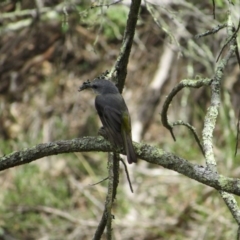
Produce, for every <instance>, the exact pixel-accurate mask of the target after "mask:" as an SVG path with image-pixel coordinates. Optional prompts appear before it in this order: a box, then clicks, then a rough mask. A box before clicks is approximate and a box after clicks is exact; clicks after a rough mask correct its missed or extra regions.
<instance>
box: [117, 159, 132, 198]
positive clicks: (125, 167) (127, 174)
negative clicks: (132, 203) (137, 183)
mask: <svg viewBox="0 0 240 240" xmlns="http://www.w3.org/2000/svg"><path fill="white" fill-rule="evenodd" d="M120 161H121V162H122V164H123V166H124V170H125V173H126V176H127V180H128V183H129V187H130V190H131V192H132V193H133V187H132V183H131V179H130V176H129V173H128V169H127V165H126V163H125V162H124V161H123V159H121V160H120Z"/></svg>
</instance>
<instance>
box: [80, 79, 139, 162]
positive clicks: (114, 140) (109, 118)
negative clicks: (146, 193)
mask: <svg viewBox="0 0 240 240" xmlns="http://www.w3.org/2000/svg"><path fill="white" fill-rule="evenodd" d="M88 88H91V89H93V91H94V92H95V93H96V94H97V96H96V98H95V107H96V109H97V112H98V115H99V117H100V120H101V122H102V124H103V130H104V132H105V134H106V137H107V139H108V140H109V141H110V142H111V144H113V145H114V146H115V147H124V149H125V151H126V154H127V160H128V163H130V164H131V163H133V162H134V163H136V162H137V156H136V153H135V150H134V148H133V144H132V132H131V118H130V115H129V112H128V108H127V105H126V103H125V101H124V99H123V97H122V95H121V94H120V93H119V91H118V88H117V87H116V86H115V85H114V84H113V83H112V82H111V81H109V80H106V79H105V78H104V77H100V78H96V79H94V80H93V81H91V82H90V81H89V80H88V81H86V82H84V83H83V85H82V86H81V87H80V88H79V91H83V90H85V89H88Z"/></svg>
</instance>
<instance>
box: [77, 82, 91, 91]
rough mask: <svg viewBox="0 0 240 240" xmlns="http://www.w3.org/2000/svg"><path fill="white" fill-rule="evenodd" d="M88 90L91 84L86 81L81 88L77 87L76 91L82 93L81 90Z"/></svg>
mask: <svg viewBox="0 0 240 240" xmlns="http://www.w3.org/2000/svg"><path fill="white" fill-rule="evenodd" d="M88 88H92V84H91V82H90V81H89V80H87V81H86V82H84V83H83V84H82V86H80V87H79V89H78V91H79V92H81V91H83V90H85V89H88Z"/></svg>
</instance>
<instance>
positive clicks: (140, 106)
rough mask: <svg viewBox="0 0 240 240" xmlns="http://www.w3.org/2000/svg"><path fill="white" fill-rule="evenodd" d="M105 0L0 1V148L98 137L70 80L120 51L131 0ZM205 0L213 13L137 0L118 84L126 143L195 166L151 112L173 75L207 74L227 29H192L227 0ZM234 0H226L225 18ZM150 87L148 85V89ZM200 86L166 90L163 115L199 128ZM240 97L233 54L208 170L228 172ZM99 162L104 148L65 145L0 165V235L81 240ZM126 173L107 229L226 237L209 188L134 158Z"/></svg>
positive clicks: (94, 199) (182, 139) (88, 101)
mask: <svg viewBox="0 0 240 240" xmlns="http://www.w3.org/2000/svg"><path fill="white" fill-rule="evenodd" d="M112 3H113V1H92V2H91V1H88V0H85V1H84V0H82V1H81V0H71V1H61V0H35V1H33V0H22V1H21V0H5V1H4V0H3V1H1V2H0V154H1V155H4V154H8V153H11V152H13V151H17V150H21V149H23V148H26V147H32V146H34V145H36V144H39V143H44V142H50V141H55V140H61V139H72V138H77V137H83V136H86V135H95V136H96V135H97V132H98V129H99V127H100V122H99V120H98V117H97V114H96V111H95V108H94V95H93V94H92V92H90V91H89V92H87V91H86V92H84V93H78V91H77V90H78V87H79V86H80V85H81V84H82V83H83V81H86V80H87V79H90V80H92V79H93V78H95V77H97V76H99V74H101V73H102V72H104V71H105V70H107V69H108V70H110V69H111V67H112V66H113V64H114V62H115V61H116V58H117V56H118V54H119V50H120V46H121V40H122V37H123V32H124V28H125V24H126V19H127V14H128V11H129V4H130V1H118V4H112ZM215 3H216V8H215V14H216V19H214V18H213V5H212V1H199V0H194V1H185V0H182V1H175V0H164V1H156V0H155V1H148V4H143V5H142V8H141V11H140V13H139V21H138V25H137V29H136V33H135V38H134V44H133V48H132V52H131V57H130V62H129V65H128V75H127V79H126V86H125V88H124V92H123V96H124V98H125V101H126V103H127V105H128V107H129V111H130V113H131V116H132V124H133V139H134V140H135V141H143V142H146V143H148V144H153V145H156V146H159V148H162V149H164V150H166V151H171V152H173V153H175V154H176V155H178V156H181V157H184V158H186V159H188V160H190V161H193V162H194V163H198V164H204V158H203V156H202V155H201V151H200V149H199V148H198V146H197V144H196V142H195V141H194V138H193V137H192V135H191V134H190V133H189V131H188V130H187V129H186V128H184V127H177V128H174V133H175V135H176V138H177V141H176V142H174V141H173V139H172V138H171V136H170V134H169V132H168V131H167V130H166V129H164V128H163V126H162V124H161V121H160V115H159V113H160V111H161V108H162V104H163V101H164V99H165V97H166V95H167V94H168V93H169V92H170V90H171V89H172V88H173V87H174V86H175V85H176V84H177V83H178V82H179V81H181V80H182V79H186V78H191V79H195V78H199V77H208V78H211V77H212V76H213V73H214V69H215V67H216V58H217V56H218V54H219V52H220V50H221V47H222V46H223V45H224V43H225V39H226V29H222V30H221V31H219V32H218V33H216V34H215V35H209V36H206V37H204V38H199V39H196V38H194V36H195V35H196V34H200V33H203V32H206V31H207V30H210V29H212V28H214V27H216V26H218V25H220V24H221V23H224V22H226V20H227V11H228V4H227V1H222V0H215ZM108 4H109V5H108ZM239 10H240V1H235V2H234V1H233V4H232V5H231V15H232V17H233V20H234V23H235V25H237V23H238V19H239V17H240V16H239V15H240V13H239V12H240V11H239ZM238 44H239V38H238ZM223 54H224V52H223ZM151 89H152V90H154V89H155V90H156V91H155V95H154V96H150V97H149V91H150V90H151ZM209 96H210V91H209V89H206V88H201V89H197V90H196V89H194V90H192V89H184V90H183V91H182V92H181V93H180V94H178V95H177V97H176V98H175V99H174V100H173V102H172V105H171V108H170V111H169V118H170V119H171V120H178V119H182V120H185V121H188V122H190V123H191V124H192V125H194V126H195V127H196V129H197V132H198V134H199V135H200V136H201V129H202V126H203V120H204V114H205V112H206V109H207V107H208V104H209ZM239 96H240V72H239V67H238V64H237V61H236V59H234V58H233V59H231V61H230V64H229V66H228V69H227V71H226V72H225V76H224V82H223V89H222V105H221V107H220V115H219V118H218V123H217V127H216V129H215V132H214V134H215V139H214V151H215V154H216V160H217V163H218V170H219V173H221V174H223V175H225V176H229V177H238V178H239V176H240V167H239V162H240V157H239V154H238V155H237V156H236V157H235V156H234V150H235V149H234V148H235V142H236V122H237V120H236V116H237V113H238V111H239V103H240V99H239ZM146 103H147V104H150V105H151V106H150V105H149V106H148V105H146ZM139 123H141V124H142V126H143V128H142V129H141V131H139V129H138V127H137V126H138V124H139ZM106 163H107V154H105V153H76V154H64V155H57V156H51V157H47V158H44V159H40V160H38V161H35V162H33V163H31V164H28V165H23V166H19V167H16V168H13V169H9V170H6V171H4V172H1V173H0V186H1V193H0V239H2V240H16V239H24V240H32V239H38V240H40V239H41V240H48V239H49V240H50V239H51V240H59V239H66V240H73V239H91V238H92V236H93V234H94V232H95V230H96V227H97V225H98V223H99V220H100V218H101V215H102V211H103V209H104V201H105V195H106V192H107V189H106V186H107V182H106V181H105V182H102V183H100V184H98V185H94V186H91V184H94V183H96V182H98V181H100V180H102V179H103V178H105V177H107V166H106ZM130 172H131V179H132V182H133V187H134V193H133V194H132V193H131V192H130V190H129V187H128V184H127V183H126V177H125V173H124V171H123V170H122V172H121V176H120V185H119V189H118V195H117V200H116V202H115V211H114V216H115V219H114V224H113V227H114V237H115V239H119V240H120V239H138V240H141V239H145V240H153V239H170V240H171V239H172V240H175V239H179V240H180V239H235V236H236V231H237V224H235V221H234V220H233V218H232V216H231V214H230V213H229V211H228V209H227V207H226V205H225V204H224V202H223V201H222V199H221V197H220V196H219V194H218V192H217V191H215V190H214V189H211V188H209V187H207V186H204V185H202V184H200V183H198V182H196V181H194V180H189V179H188V178H186V177H184V176H181V175H180V174H178V173H175V172H173V171H169V170H166V169H163V168H159V167H155V166H153V165H149V164H147V163H145V162H143V161H141V160H140V161H139V163H138V164H137V165H134V166H131V167H130ZM237 200H238V201H239V199H237Z"/></svg>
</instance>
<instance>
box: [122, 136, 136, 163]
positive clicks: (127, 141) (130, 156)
mask: <svg viewBox="0 0 240 240" xmlns="http://www.w3.org/2000/svg"><path fill="white" fill-rule="evenodd" d="M123 137H124V139H123V141H124V145H125V150H126V153H127V160H128V163H129V164H131V163H133V162H134V163H136V162H137V155H136V153H135V150H134V148H133V143H132V138H131V135H128V134H127V133H124V134H123Z"/></svg>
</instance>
